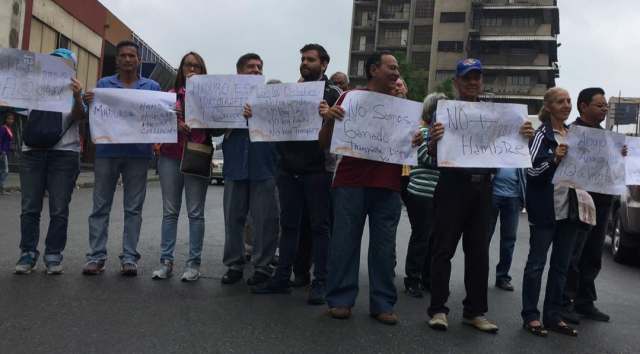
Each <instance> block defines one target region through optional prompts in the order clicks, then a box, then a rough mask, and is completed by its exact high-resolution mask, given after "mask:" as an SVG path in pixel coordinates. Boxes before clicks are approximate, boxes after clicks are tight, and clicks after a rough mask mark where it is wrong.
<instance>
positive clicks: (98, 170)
mask: <svg viewBox="0 0 640 354" xmlns="http://www.w3.org/2000/svg"><path fill="white" fill-rule="evenodd" d="M93 166H94V173H95V187H94V189H93V212H92V213H91V215H90V216H89V247H90V251H89V253H87V261H89V262H91V261H104V260H106V259H107V239H108V237H109V214H110V212H111V205H112V204H113V195H114V193H115V192H116V186H117V183H118V178H119V177H120V175H122V185H123V199H124V201H123V206H124V231H123V236H122V254H121V255H120V262H121V263H136V262H137V261H138V260H139V259H140V254H139V253H138V251H137V250H136V248H137V246H138V239H139V237H140V228H141V227H142V205H143V204H144V198H145V196H146V193H147V169H148V167H149V160H148V159H141V158H96V160H95V163H94V165H93Z"/></svg>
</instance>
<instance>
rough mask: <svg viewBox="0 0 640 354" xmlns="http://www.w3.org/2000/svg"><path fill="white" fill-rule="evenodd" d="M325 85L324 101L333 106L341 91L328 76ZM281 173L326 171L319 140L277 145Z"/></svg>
mask: <svg viewBox="0 0 640 354" xmlns="http://www.w3.org/2000/svg"><path fill="white" fill-rule="evenodd" d="M322 81H324V82H325V85H324V100H325V101H327V103H328V104H329V106H333V105H334V104H335V102H336V101H337V100H338V98H339V97H340V94H341V91H340V89H339V88H338V87H337V86H335V85H334V84H333V83H332V82H331V81H329V79H328V78H327V76H325V75H323V76H322ZM276 150H277V152H278V157H279V163H280V171H282V172H285V173H289V174H296V175H300V174H308V173H320V172H324V171H326V169H325V152H324V150H323V149H322V148H321V147H320V143H319V142H318V140H314V141H284V142H279V143H277V144H276Z"/></svg>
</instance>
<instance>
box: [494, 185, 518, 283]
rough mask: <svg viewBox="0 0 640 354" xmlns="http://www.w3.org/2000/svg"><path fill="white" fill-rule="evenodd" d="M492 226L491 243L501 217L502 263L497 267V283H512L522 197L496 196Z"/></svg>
mask: <svg viewBox="0 0 640 354" xmlns="http://www.w3.org/2000/svg"><path fill="white" fill-rule="evenodd" d="M491 204H492V210H491V220H490V222H491V224H490V225H489V242H491V237H492V236H493V233H494V232H495V230H496V223H497V221H498V216H500V261H499V262H498V265H497V266H496V283H497V282H500V281H509V282H510V281H511V276H510V275H509V270H510V269H511V261H512V259H513V250H514V248H515V245H516V235H517V233H518V220H519V218H520V211H521V210H522V202H521V199H520V197H501V196H497V195H494V196H493V198H492V201H491Z"/></svg>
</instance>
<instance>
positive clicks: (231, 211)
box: [221, 53, 278, 286]
mask: <svg viewBox="0 0 640 354" xmlns="http://www.w3.org/2000/svg"><path fill="white" fill-rule="evenodd" d="M262 64H263V62H262V59H261V58H260V56H259V55H257V54H254V53H249V54H245V55H243V56H241V57H240V58H239V59H238V62H237V63H236V70H237V73H238V74H241V75H262ZM245 116H246V115H245ZM222 149H223V151H224V171H223V172H224V197H223V198H224V202H223V205H224V228H225V231H224V232H225V241H224V256H223V262H224V265H225V266H227V267H228V270H227V272H226V273H225V274H224V276H223V277H222V280H221V282H222V284H235V283H237V282H238V281H240V280H242V276H243V270H244V266H245V263H246V259H245V255H244V242H243V234H244V229H245V223H246V222H247V215H248V214H250V215H251V220H252V221H251V230H252V236H253V256H252V257H251V262H253V265H254V268H255V272H254V274H253V276H252V277H251V278H250V279H248V280H247V284H248V285H250V286H253V285H257V284H260V283H263V282H265V281H267V280H268V279H269V278H270V276H271V269H270V267H269V264H270V263H271V261H272V260H273V257H274V255H275V252H276V246H277V241H278V201H277V199H276V198H277V196H276V181H275V170H276V154H275V149H274V145H273V143H270V142H251V141H250V140H249V132H248V130H247V129H233V130H230V131H227V133H226V134H225V138H224V141H223V143H222Z"/></svg>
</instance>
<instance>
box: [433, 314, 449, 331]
mask: <svg viewBox="0 0 640 354" xmlns="http://www.w3.org/2000/svg"><path fill="white" fill-rule="evenodd" d="M429 327H431V328H433V329H435V330H437V331H446V330H447V329H448V328H449V322H448V321H447V314H446V313H436V314H434V315H433V316H432V317H431V319H430V320H429Z"/></svg>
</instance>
